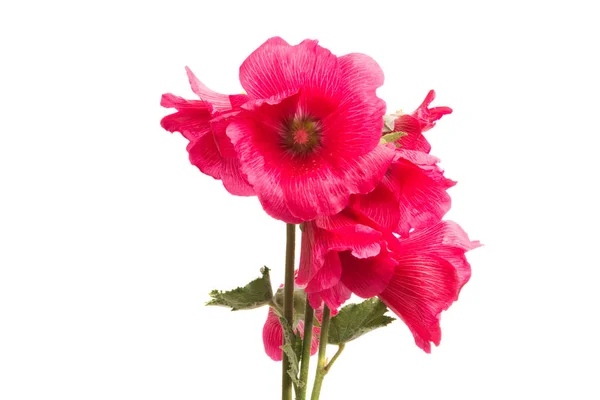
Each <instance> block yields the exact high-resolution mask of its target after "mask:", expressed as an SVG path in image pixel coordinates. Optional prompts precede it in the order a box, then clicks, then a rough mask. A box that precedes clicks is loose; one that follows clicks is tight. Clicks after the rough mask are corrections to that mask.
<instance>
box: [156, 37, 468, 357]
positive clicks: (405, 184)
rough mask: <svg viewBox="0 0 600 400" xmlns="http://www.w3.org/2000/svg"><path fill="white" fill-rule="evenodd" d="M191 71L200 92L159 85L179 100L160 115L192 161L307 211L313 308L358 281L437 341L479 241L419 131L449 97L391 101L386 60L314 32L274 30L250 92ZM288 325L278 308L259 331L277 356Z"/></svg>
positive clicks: (300, 212)
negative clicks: (331, 45) (336, 47)
mask: <svg viewBox="0 0 600 400" xmlns="http://www.w3.org/2000/svg"><path fill="white" fill-rule="evenodd" d="M187 73H188V78H189V80H190V84H191V87H192V90H193V91H194V93H195V94H196V95H198V97H199V99H198V100H185V99H183V98H181V97H178V96H174V95H172V94H165V95H163V97H162V101H161V105H162V106H164V107H168V108H175V109H176V110H177V111H176V112H175V113H173V114H171V115H168V116H166V117H164V118H163V119H162V121H161V125H162V127H163V128H164V129H166V130H168V131H170V132H175V131H178V132H180V133H181V134H182V135H183V136H185V137H186V138H187V139H188V140H189V144H188V146H187V150H188V152H189V157H190V161H191V163H192V164H194V165H195V166H197V167H198V168H199V169H200V171H202V172H203V173H205V174H207V175H210V176H212V177H213V178H215V179H218V180H221V181H222V182H223V185H224V187H225V189H226V190H227V191H229V192H230V193H231V194H234V195H239V196H254V195H255V196H257V197H258V200H259V201H260V203H261V205H262V207H263V209H264V210H265V211H266V212H267V213H268V214H269V215H270V216H272V217H274V218H277V219H279V220H282V221H284V222H286V223H292V224H301V228H302V245H301V254H300V267H299V271H298V274H297V278H296V283H297V285H298V287H300V288H301V289H302V290H304V292H305V293H306V294H307V295H308V299H309V301H310V304H311V305H312V307H313V308H314V309H316V310H317V315H318V314H319V313H318V311H319V309H320V308H322V307H323V305H326V306H327V307H329V308H330V309H332V310H333V311H334V312H335V310H337V309H338V308H339V307H340V306H341V305H342V304H343V303H344V302H346V301H347V300H348V299H349V298H350V296H351V295H352V294H355V295H357V296H359V297H362V298H372V297H378V298H379V299H380V300H381V301H382V302H383V303H385V304H386V305H387V306H388V307H389V308H390V309H391V310H392V311H393V312H394V313H395V314H396V315H398V316H399V317H400V318H401V319H402V320H403V321H404V322H405V323H406V325H407V326H408V327H409V329H410V330H411V332H412V334H413V336H414V338H415V342H416V344H417V345H418V346H419V347H420V348H422V349H423V350H425V351H426V352H430V349H431V343H433V344H435V345H438V344H439V342H440V338H441V333H440V325H439V318H440V313H441V312H442V311H443V310H446V309H447V308H448V307H449V306H450V305H451V304H452V303H453V302H454V301H455V300H456V299H457V298H458V295H459V292H460V290H461V288H462V286H463V285H464V284H465V283H466V282H467V281H468V280H469V277H470V266H469V264H468V262H467V260H466V258H465V252H466V251H468V250H471V249H473V248H475V247H477V246H478V245H479V243H478V242H473V241H470V240H469V239H468V237H467V235H466V233H465V232H464V231H463V230H462V229H461V228H460V227H459V226H458V225H457V224H456V223H454V222H450V221H443V220H442V217H443V216H444V215H445V214H446V212H447V211H448V210H449V208H450V197H449V195H448V193H447V189H448V188H450V187H452V186H453V185H454V184H455V182H453V181H451V180H449V179H447V178H446V177H444V173H443V171H442V170H441V169H440V167H439V166H438V165H437V164H438V159H437V158H436V157H434V156H432V155H430V154H429V152H430V149H431V146H430V145H429V143H428V141H427V140H426V139H425V137H424V136H423V133H424V132H426V131H427V130H429V129H431V128H432V127H433V126H434V125H435V123H436V121H438V120H439V119H440V118H441V117H442V116H443V115H446V114H449V113H451V112H452V110H451V109H450V108H448V107H434V108H430V107H429V106H430V104H431V102H432V101H433V100H434V98H435V93H434V92H433V91H431V92H429V94H428V95H427V97H426V98H425V101H424V102H423V104H421V106H420V107H418V108H417V110H416V111H414V112H413V113H411V114H403V113H398V114H391V115H385V111H386V104H385V102H384V101H383V100H381V99H380V98H378V97H377V95H376V89H377V88H378V87H380V86H381V85H382V84H383V72H382V70H381V68H380V67H379V65H378V64H377V63H376V62H375V61H374V60H373V59H372V58H370V57H368V56H366V55H364V54H358V53H353V54H347V55H344V56H341V57H337V56H335V55H334V54H332V53H331V52H330V51H329V50H327V49H325V48H323V47H321V46H319V45H318V44H317V41H314V40H305V41H303V42H302V43H300V44H298V45H296V46H291V45H289V44H288V43H287V42H285V41H284V40H283V39H281V38H278V37H275V38H271V39H269V40H267V41H266V42H265V43H264V44H262V45H261V46H260V47H259V48H258V49H257V50H255V51H254V52H253V53H252V54H251V55H250V56H249V57H248V58H247V59H246V60H245V61H244V62H243V64H242V65H241V67H240V82H241V85H242V87H243V89H244V90H245V94H236V95H224V94H219V93H216V92H214V91H212V90H210V89H209V88H207V87H206V86H205V85H204V84H202V83H201V82H200V81H199V80H198V79H197V78H196V77H195V76H194V74H193V73H192V72H191V71H190V70H189V69H187ZM316 329H317V328H316ZM300 330H301V329H300ZM317 333H318V332H317ZM281 337H282V331H281V326H280V325H279V321H278V319H277V316H276V314H275V313H274V312H273V311H272V310H270V311H269V317H268V319H267V323H266V325H265V328H264V330H263V338H264V340H265V349H266V350H267V353H268V354H269V356H271V358H273V359H281V350H280V345H281V341H282V339H281ZM313 345H314V349H313V350H316V342H315V343H314V344H313Z"/></svg>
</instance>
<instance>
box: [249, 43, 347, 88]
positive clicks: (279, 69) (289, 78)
mask: <svg viewBox="0 0 600 400" xmlns="http://www.w3.org/2000/svg"><path fill="white" fill-rule="evenodd" d="M317 43H318V42H317V41H316V40H305V41H303V42H302V43H300V44H298V45H296V46H290V45H289V44H288V43H287V42H286V41H285V40H283V39H282V38H280V37H273V38H271V39H268V40H267V41H266V42H265V43H263V44H262V45H261V46H260V47H259V48H258V49H256V50H255V51H254V52H253V53H252V54H250V55H249V56H248V58H246V60H245V61H244V62H243V63H242V65H241V67H240V82H241V84H242V87H243V88H244V90H246V92H247V93H248V95H249V96H250V97H251V98H254V99H265V98H269V97H272V96H276V95H280V94H281V93H284V92H288V91H290V90H292V91H297V90H298V89H300V88H309V89H310V88H318V87H327V86H329V88H330V90H329V92H330V93H335V92H336V85H335V81H336V80H337V77H336V71H337V68H336V65H337V57H336V56H334V55H333V54H331V52H330V51H329V50H327V49H325V48H323V47H321V46H319V45H318V44H317Z"/></svg>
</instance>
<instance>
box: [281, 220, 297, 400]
mask: <svg viewBox="0 0 600 400" xmlns="http://www.w3.org/2000/svg"><path fill="white" fill-rule="evenodd" d="M295 250H296V225H294V224H286V244H285V281H284V286H283V316H284V318H285V320H286V321H287V323H288V324H289V325H290V326H292V324H293V323H294V258H295ZM284 337H285V335H284ZM284 341H285V339H284ZM283 344H285V343H283ZM290 344H291V345H292V347H294V343H290ZM281 366H282V373H281V400H292V378H291V377H290V376H289V374H288V370H289V369H290V362H289V360H288V357H287V355H286V354H285V352H284V353H283V362H282V363H281Z"/></svg>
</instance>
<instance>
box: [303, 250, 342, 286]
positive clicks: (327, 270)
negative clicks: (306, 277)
mask: <svg viewBox="0 0 600 400" xmlns="http://www.w3.org/2000/svg"><path fill="white" fill-rule="evenodd" d="M341 276H342V265H341V264H340V257H339V256H338V253H337V252H334V251H330V252H328V253H327V254H326V255H325V259H324V262H323V266H322V267H321V268H320V269H319V270H318V271H317V273H316V274H315V275H314V276H313V277H312V279H311V280H310V281H309V282H308V284H307V285H306V288H305V289H304V290H305V292H306V293H312V292H320V291H322V290H324V289H329V288H330V287H332V286H334V285H335V284H337V283H338V282H339V280H340V277H341Z"/></svg>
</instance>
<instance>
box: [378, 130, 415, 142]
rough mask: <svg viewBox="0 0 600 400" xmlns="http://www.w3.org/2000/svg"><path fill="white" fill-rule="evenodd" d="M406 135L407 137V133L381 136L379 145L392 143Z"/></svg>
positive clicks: (392, 133)
mask: <svg viewBox="0 0 600 400" xmlns="http://www.w3.org/2000/svg"><path fill="white" fill-rule="evenodd" d="M406 135H408V133H406V132H391V133H388V134H386V135H383V136H382V137H381V140H380V141H379V143H381V144H386V143H392V142H395V141H397V140H398V139H400V138H401V137H403V136H406Z"/></svg>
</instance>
